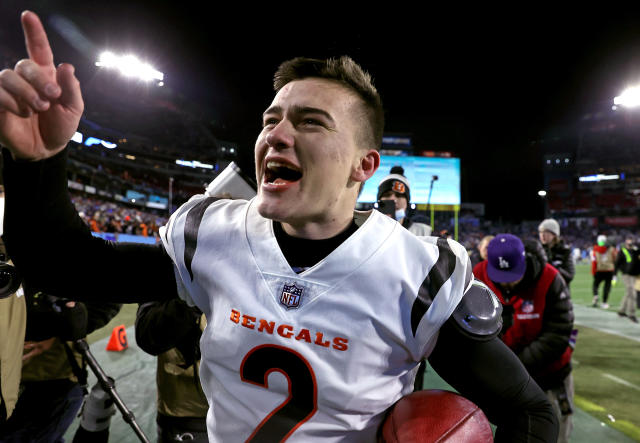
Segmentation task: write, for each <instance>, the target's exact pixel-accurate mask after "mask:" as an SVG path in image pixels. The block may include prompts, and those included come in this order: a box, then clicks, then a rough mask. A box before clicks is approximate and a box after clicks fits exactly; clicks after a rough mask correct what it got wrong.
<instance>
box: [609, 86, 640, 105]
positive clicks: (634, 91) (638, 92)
mask: <svg viewBox="0 0 640 443" xmlns="http://www.w3.org/2000/svg"><path fill="white" fill-rule="evenodd" d="M613 104H614V108H613V109H614V110H615V109H616V108H617V107H618V106H622V107H624V108H637V107H638V106H640V86H634V87H632V88H628V89H625V90H624V91H623V92H622V94H620V95H619V96H617V97H615V98H614V99H613Z"/></svg>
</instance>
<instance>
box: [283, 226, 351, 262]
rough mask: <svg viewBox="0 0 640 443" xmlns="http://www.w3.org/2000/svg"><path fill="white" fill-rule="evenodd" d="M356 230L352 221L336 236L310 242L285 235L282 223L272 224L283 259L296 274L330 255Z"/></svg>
mask: <svg viewBox="0 0 640 443" xmlns="http://www.w3.org/2000/svg"><path fill="white" fill-rule="evenodd" d="M357 230H358V225H356V222H355V221H354V220H351V224H350V225H349V226H348V227H347V229H345V230H344V231H342V232H341V233H339V234H338V235H336V236H333V237H331V238H325V239H322V240H310V239H307V238H300V237H293V236H291V235H289V234H287V233H286V232H285V231H284V229H283V228H282V223H280V222H276V221H274V222H273V232H274V234H275V236H276V240H277V241H278V245H279V246H280V250H282V254H283V255H284V258H286V259H287V262H288V263H289V266H291V269H293V271H294V272H296V273H298V274H299V273H301V272H304V271H305V270H307V269H309V268H310V267H312V266H314V265H315V264H316V263H318V262H320V261H321V260H322V259H323V258H325V257H326V256H327V255H329V254H331V252H333V251H334V250H335V249H336V248H337V247H338V246H340V245H341V244H342V243H343V242H344V241H345V240H346V239H347V238H349V237H350V236H351V234H353V233H354V232H356V231H357Z"/></svg>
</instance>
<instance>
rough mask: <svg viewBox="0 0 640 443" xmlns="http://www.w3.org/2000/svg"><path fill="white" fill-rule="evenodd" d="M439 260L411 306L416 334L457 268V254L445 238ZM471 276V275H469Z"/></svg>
mask: <svg viewBox="0 0 640 443" xmlns="http://www.w3.org/2000/svg"><path fill="white" fill-rule="evenodd" d="M437 246H438V251H439V255H438V260H437V261H436V263H435V265H433V267H432V268H431V270H430V271H429V275H427V278H425V279H424V282H422V286H421V287H420V290H419V291H418V297H417V298H416V300H415V301H414V302H413V306H412V307H411V331H412V332H413V336H414V337H415V335H416V330H417V329H418V325H419V324H420V321H421V320H422V317H424V314H426V313H427V310H428V309H429V306H431V302H432V301H433V298H434V297H435V296H436V294H437V293H438V291H439V290H440V288H441V287H442V285H444V283H445V282H446V281H447V280H448V279H449V277H451V275H452V274H453V270H454V269H455V268H456V255H455V254H454V253H453V251H452V250H451V247H450V246H449V243H448V242H447V240H446V239H444V238H439V239H438V243H437ZM469 278H470V277H469Z"/></svg>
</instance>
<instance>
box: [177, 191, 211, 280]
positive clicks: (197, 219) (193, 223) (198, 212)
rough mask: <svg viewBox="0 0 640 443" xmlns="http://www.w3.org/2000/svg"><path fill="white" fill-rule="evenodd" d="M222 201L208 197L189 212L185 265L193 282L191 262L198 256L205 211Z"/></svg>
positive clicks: (186, 226) (185, 224) (185, 236)
mask: <svg viewBox="0 0 640 443" xmlns="http://www.w3.org/2000/svg"><path fill="white" fill-rule="evenodd" d="M218 200H220V199H219V198H218V197H207V198H205V199H203V200H202V201H200V202H198V204H197V205H195V206H194V207H193V208H191V209H189V212H187V220H186V221H185V223H184V265H185V266H186V267H187V271H189V276H190V277H191V281H193V271H192V270H191V262H192V261H193V256H194V255H195V254H196V246H197V245H198V230H199V229H200V223H201V222H202V217H203V216H204V211H206V210H207V208H208V207H209V205H210V204H211V203H213V202H215V201H218Z"/></svg>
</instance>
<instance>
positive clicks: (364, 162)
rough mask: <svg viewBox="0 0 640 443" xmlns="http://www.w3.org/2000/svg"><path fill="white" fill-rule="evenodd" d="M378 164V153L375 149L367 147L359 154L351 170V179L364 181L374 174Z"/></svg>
mask: <svg viewBox="0 0 640 443" xmlns="http://www.w3.org/2000/svg"><path fill="white" fill-rule="evenodd" d="M379 166H380V154H379V153H378V151H376V150H375V149H369V150H367V151H366V152H365V153H364V155H361V157H360V161H359V163H358V164H357V165H356V167H355V168H354V170H353V171H352V172H351V180H353V181H354V182H359V183H364V182H365V181H367V180H368V179H369V178H371V176H372V175H373V174H375V172H376V171H377V170H378V167H379Z"/></svg>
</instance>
